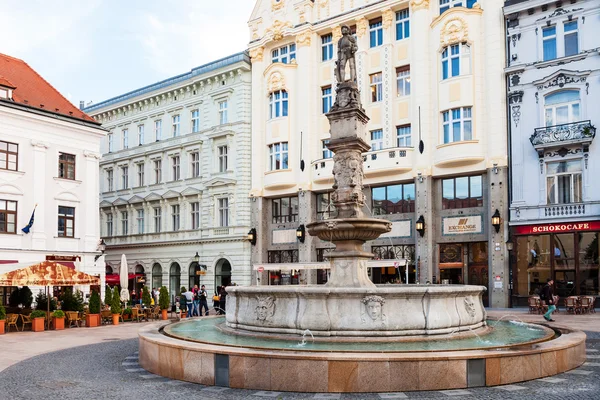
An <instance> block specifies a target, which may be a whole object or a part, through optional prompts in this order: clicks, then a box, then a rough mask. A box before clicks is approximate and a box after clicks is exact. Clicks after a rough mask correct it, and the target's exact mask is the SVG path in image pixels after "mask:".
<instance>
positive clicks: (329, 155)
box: [321, 139, 333, 158]
mask: <svg viewBox="0 0 600 400" xmlns="http://www.w3.org/2000/svg"><path fill="white" fill-rule="evenodd" d="M321 143H322V148H323V158H333V151H331V150H329V149H328V148H327V145H328V144H329V139H325V140H322V141H321Z"/></svg>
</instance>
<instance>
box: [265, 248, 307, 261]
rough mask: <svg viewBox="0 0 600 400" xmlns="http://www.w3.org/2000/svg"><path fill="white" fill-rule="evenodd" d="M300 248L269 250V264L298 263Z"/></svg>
mask: <svg viewBox="0 0 600 400" xmlns="http://www.w3.org/2000/svg"><path fill="white" fill-rule="evenodd" d="M298 254H299V252H298V250H271V251H268V252H267V262H268V263H269V264H281V263H297V262H298Z"/></svg>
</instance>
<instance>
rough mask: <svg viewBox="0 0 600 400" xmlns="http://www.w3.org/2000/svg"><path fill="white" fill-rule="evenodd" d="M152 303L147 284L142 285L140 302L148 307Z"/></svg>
mask: <svg viewBox="0 0 600 400" xmlns="http://www.w3.org/2000/svg"><path fill="white" fill-rule="evenodd" d="M151 303H152V297H151V296H150V291H149V290H148V286H144V287H143V288H142V304H144V305H145V306H146V307H150V305H151Z"/></svg>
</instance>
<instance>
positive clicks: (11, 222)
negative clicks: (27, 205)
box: [0, 199, 17, 234]
mask: <svg viewBox="0 0 600 400" xmlns="http://www.w3.org/2000/svg"><path fill="white" fill-rule="evenodd" d="M3 233H12V234H16V233H17V202H16V201H12V200H4V199H0V234H3Z"/></svg>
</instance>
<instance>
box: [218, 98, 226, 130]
mask: <svg viewBox="0 0 600 400" xmlns="http://www.w3.org/2000/svg"><path fill="white" fill-rule="evenodd" d="M227 121H228V118H227V100H223V101H220V102H219V124H221V125H223V124H226V123H227Z"/></svg>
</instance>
